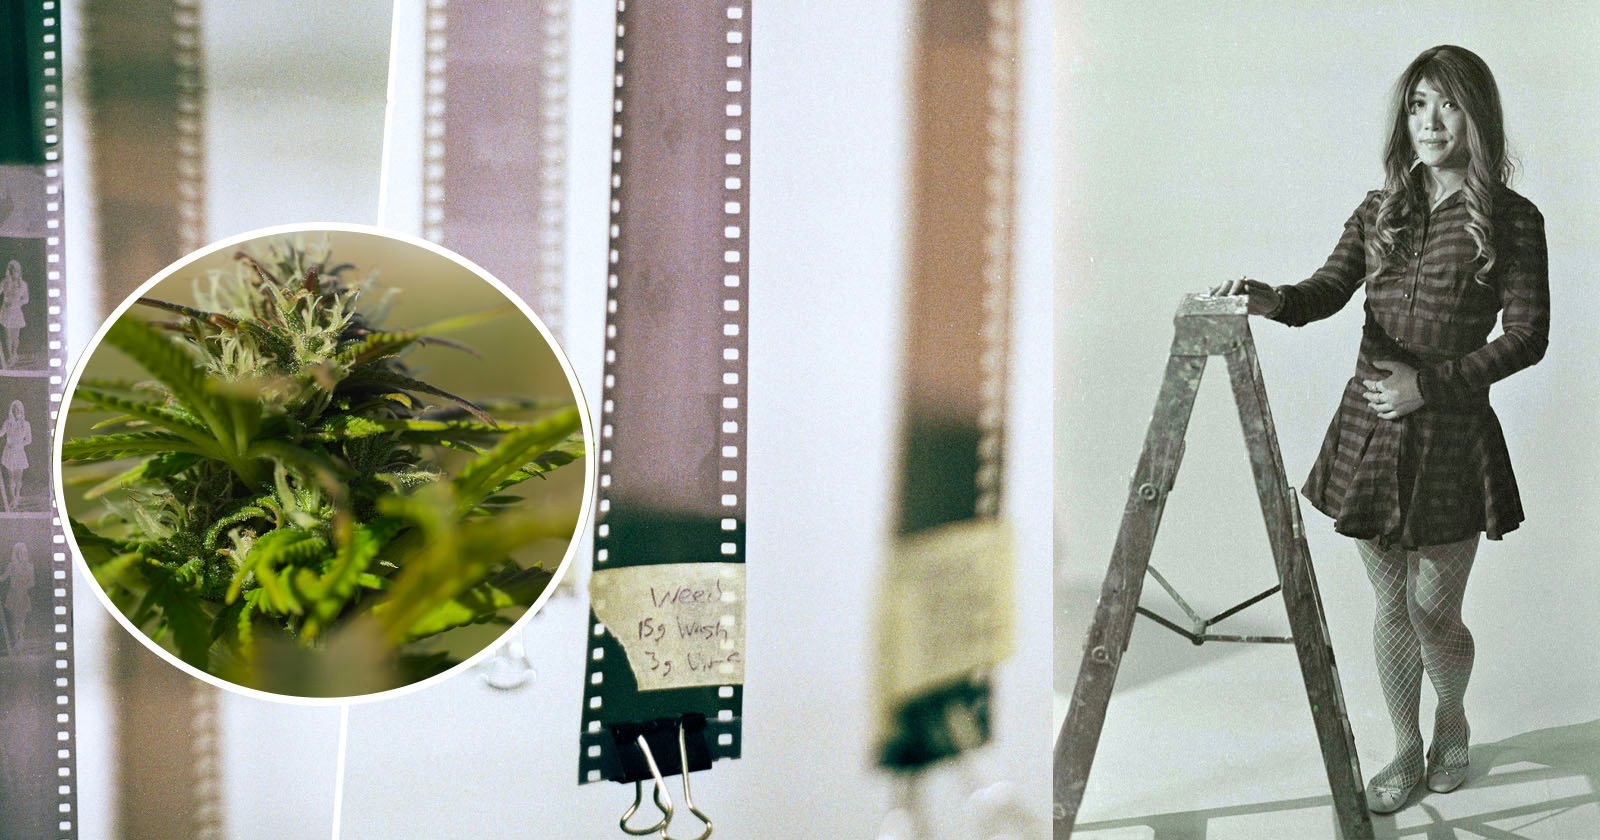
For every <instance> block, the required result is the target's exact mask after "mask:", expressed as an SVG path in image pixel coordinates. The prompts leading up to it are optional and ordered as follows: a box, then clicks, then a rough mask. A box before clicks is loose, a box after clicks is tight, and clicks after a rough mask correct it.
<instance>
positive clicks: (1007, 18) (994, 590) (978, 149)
mask: <svg viewBox="0 0 1600 840" xmlns="http://www.w3.org/2000/svg"><path fill="white" fill-rule="evenodd" d="M1017 6H1018V3H1017V0H922V2H920V3H919V4H918V24H917V26H918V28H917V36H916V40H915V46H914V55H913V61H914V66H913V74H912V75H913V96H914V100H913V134H912V145H913V149H912V156H913V161H912V169H911V177H912V225H911V253H910V261H909V266H910V277H909V282H908V290H907V292H906V297H905V300H906V306H907V322H906V332H905V336H906V338H905V360H906V361H905V368H904V369H905V377H904V380H903V389H904V390H903V395H902V396H903V406H904V415H903V417H902V420H901V432H900V437H901V460H900V475H899V482H900V486H899V494H898V506H897V517H898V518H897V522H896V525H895V532H896V533H895V539H894V547H893V556H892V557H891V560H890V564H889V568H888V570H887V582H886V586H885V588H884V591H883V596H882V606H881V610H880V616H881V618H880V656H879V680H878V685H879V704H880V727H879V728H880V743H879V748H880V756H879V758H880V761H881V762H882V763H883V764H884V765H885V766H888V767H891V768H896V769H915V768H918V767H922V766H924V765H926V764H929V763H931V762H933V761H936V760H938V759H941V758H945V757H948V756H951V755H955V754H957V753H960V752H962V751H964V750H965V749H968V748H970V747H973V746H977V745H979V744H981V743H983V742H986V741H987V740H988V737H989V697H990V685H989V673H990V671H991V670H992V669H993V667H994V666H995V665H996V664H997V663H998V662H999V661H1001V660H1003V659H1004V658H1005V657H1006V656H1008V655H1009V654H1010V649H1011V643H1012V638H1013V626H1012V625H1013V619H1012V595H1011V592H1012V580H1011V557H1010V554H1011V546H1010V539H1009V532H1008V530H1007V528H1006V524H1005V522H1004V520H1003V519H1002V517H1001V511H1000V498H1001V479H1002V475H1003V470H1002V467H1003V464H1002V453H1003V451H1004V448H1005V439H1004V435H1005V426H1004V417H1005V388H1006V379H1007V370H1006V367H1007V357H1008V351H1007V345H1008V329H1009V312H1010V302H1011V283H1012V244H1011V243H1012V233H1011V230H1012V217H1013V214H1014V212H1015V210H1014V205H1015V201H1014V186H1013V179H1014V158H1015V148H1014V146H1015V143H1016V140H1015V137H1016V104H1017V96H1018V93H1017V91H1018V86H1019V83H1018V79H1017V70H1016V66H1017V55H1016V50H1017V46H1016V44H1017V38H1016V26H1017V23H1016V21H1017V14H1018V8H1017ZM952 603H959V604H961V605H962V611H961V612H960V613H959V614H955V613H952V611H951V610H950V608H949V605H950V604H952Z"/></svg>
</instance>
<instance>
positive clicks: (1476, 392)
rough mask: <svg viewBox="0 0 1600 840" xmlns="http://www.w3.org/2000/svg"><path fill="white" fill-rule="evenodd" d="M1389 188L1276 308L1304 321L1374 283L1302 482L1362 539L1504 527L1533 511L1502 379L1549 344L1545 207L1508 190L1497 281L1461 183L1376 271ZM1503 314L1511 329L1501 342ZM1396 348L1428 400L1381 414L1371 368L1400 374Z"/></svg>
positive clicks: (1293, 321)
mask: <svg viewBox="0 0 1600 840" xmlns="http://www.w3.org/2000/svg"><path fill="white" fill-rule="evenodd" d="M1381 197H1382V195H1381V193H1379V192H1376V191H1374V192H1371V193H1368V194H1367V197H1366V200H1364V201H1363V202H1362V203H1361V206H1359V207H1357V208H1356V211H1355V213H1354V214H1352V215H1351V217H1350V220H1349V221H1348V222H1346V223H1345V227H1344V234H1343V235H1342V236H1341V237H1340V238H1339V244H1338V246H1337V247H1336V248H1335V249H1334V252H1333V255H1332V256H1330V257H1329V258H1328V261H1327V263H1326V264H1325V265H1323V267H1322V268H1321V269H1319V270H1318V271H1317V272H1316V273H1315V274H1313V275H1312V276H1311V277H1310V278H1309V279H1307V280H1304V281H1302V282H1300V283H1297V284H1294V285H1290V286H1281V287H1279V292H1280V293H1281V294H1282V295H1283V305H1282V306H1281V307H1280V308H1279V310H1278V312H1276V313H1274V315H1273V316H1272V317H1273V318H1274V319H1275V320H1278V321H1281V322H1283V323H1285V324H1289V325H1291V326H1300V325H1303V324H1306V323H1309V322H1311V321H1315V320H1318V319H1320V318H1326V317H1328V316H1330V315H1332V314H1334V313H1335V312H1337V311H1339V310H1340V309H1342V308H1343V307H1344V305H1345V304H1346V303H1348V302H1349V300H1350V298H1351V297H1352V296H1353V295H1354V294H1355V291H1356V289H1357V288H1360V287H1363V286H1364V287H1365V288H1366V309H1367V322H1366V326H1365V327H1364V329H1363V330H1362V338H1361V347H1360V351H1359V352H1358V354H1357V357H1356V370H1355V374H1354V375H1353V376H1351V378H1350V381H1349V383H1348V384H1347V385H1346V386H1345V390H1344V394H1343V397H1342V398H1341V400H1340V402H1339V409H1338V411H1337V412H1336V413H1335V414H1334V417H1333V421H1332V423H1331V424H1329V426H1328V433H1327V436H1326V437H1325V438H1324V439H1323V442H1322V449H1321V452H1320V453H1319V455H1318V457H1317V461H1316V463H1315V465H1313V467H1312V469H1311V475H1310V477H1309V478H1307V479H1306V483H1305V486H1304V487H1303V488H1302V492H1303V493H1304V494H1305V496H1306V498H1307V499H1308V500H1309V501H1310V502H1311V504H1312V505H1313V506H1315V507H1316V508H1317V509H1318V510H1320V511H1322V512H1323V513H1325V514H1327V515H1328V516H1330V517H1332V518H1333V520H1334V529H1335V530H1336V531H1338V532H1339V533H1341V534H1345V535H1347V536H1351V537H1356V538H1358V539H1376V540H1379V541H1380V542H1382V543H1384V544H1389V545H1399V546H1401V547H1404V548H1416V547H1418V546H1425V545H1440V544H1443V543H1450V542H1456V541H1458V540H1462V539H1466V538H1467V537H1470V536H1472V535H1473V534H1475V533H1480V532H1482V533H1486V534H1487V535H1488V537H1489V538H1490V539H1499V538H1500V537H1501V536H1502V535H1504V534H1506V533H1507V532H1509V531H1512V530H1514V529H1515V528H1516V527H1517V525H1518V524H1519V523H1521V522H1522V520H1523V511H1522V502H1521V498H1520V496H1519V495H1518V493H1517V481H1516V478H1515V476H1514V475H1513V474H1512V471H1511V457H1510V453H1509V452H1508V451H1507V450H1506V442H1505V437H1504V435H1503V434H1502V432H1501V430H1500V422H1499V420H1498V419H1497V418H1496V417H1495V413H1494V409H1492V408H1491V407H1490V406H1489V386H1490V385H1491V384H1493V383H1495V382H1498V381H1499V380H1501V379H1504V378H1505V377H1507V376H1510V375H1511V374H1513V373H1515V372H1517V371H1519V370H1521V369H1523V368H1525V367H1528V366H1530V365H1532V364H1534V363H1536V362H1538V361H1539V360H1540V359H1541V358H1543V356H1544V352H1545V348H1546V346H1547V345H1548V343H1549V330H1550V284H1549V277H1548V268H1547V261H1546V252H1545V238H1544V218H1543V217H1542V216H1541V215H1540V214H1539V210H1538V208H1536V207H1534V205H1533V203H1532V202H1530V201H1528V200H1527V199H1526V198H1523V197H1522V196H1521V195H1518V194H1517V193H1516V192H1514V191H1512V190H1511V189H1509V188H1506V187H1497V188H1496V189H1495V190H1494V193H1493V210H1492V215H1491V218H1492V221H1493V224H1494V233H1493V236H1494V244H1495V249H1496V251H1497V253H1496V257H1495V264H1494V267H1493V268H1492V269H1491V270H1490V272H1489V274H1488V275H1487V277H1486V280H1487V285H1485V284H1484V283H1480V282H1478V280H1477V279H1476V277H1475V274H1476V272H1477V271H1478V269H1479V267H1480V266H1481V265H1482V260H1480V259H1477V258H1476V257H1475V256H1474V255H1475V253H1476V252H1477V246H1476V245H1475V244H1474V243H1473V241H1472V237H1471V235H1470V234H1469V233H1468V232H1467V222H1468V220H1469V219H1468V215H1467V207H1466V203H1465V201H1464V200H1463V199H1464V196H1463V194H1462V193H1461V192H1460V191H1457V192H1456V193H1455V194H1453V195H1451V196H1449V197H1447V198H1446V199H1445V200H1444V201H1442V202H1441V203H1440V204H1439V206H1437V207H1435V208H1434V209H1433V210H1432V211H1431V212H1429V213H1428V214H1427V215H1426V216H1425V217H1424V218H1422V219H1420V220H1417V221H1416V222H1415V223H1414V225H1413V226H1412V229H1411V230H1410V231H1409V236H1408V237H1406V238H1404V239H1402V245H1403V250H1400V251H1397V252H1396V253H1395V255H1394V256H1392V257H1391V258H1390V259H1389V260H1388V264H1386V265H1385V266H1384V268H1383V271H1382V272H1381V273H1379V274H1378V275H1377V276H1368V275H1369V274H1371V273H1372V270H1373V268H1375V267H1376V265H1377V260H1376V254H1377V250H1376V249H1377V243H1378V239H1377V230H1376V226H1375V224H1374V219H1375V217H1376V215H1377V209H1378V203H1379V200H1380V199H1381ZM1497 316H1498V318H1499V319H1500V321H1501V322H1502V327H1503V331H1502V335H1500V336H1498V337H1497V338H1495V339H1494V340H1493V341H1489V340H1488V337H1489V333H1490V331H1491V330H1493V328H1494V325H1495V320H1496V318H1497ZM1387 360H1392V361H1401V362H1404V363H1406V364H1410V365H1412V366H1413V367H1416V368H1417V370H1418V377H1417V382H1418V386H1419V389H1420V390H1421V392H1422V397H1423V400H1424V403H1425V404H1424V405H1423V407H1422V408H1420V409H1418V410H1417V411H1415V412H1413V413H1411V414H1409V415H1406V416H1405V417H1402V418H1400V419H1398V420H1384V419H1382V418H1380V417H1378V415H1377V414H1376V413H1375V412H1374V411H1373V410H1372V408H1371V406H1369V405H1368V404H1367V401H1366V399H1365V398H1364V397H1363V396H1362V394H1363V392H1364V391H1365V390H1366V388H1365V386H1363V385H1362V384H1361V381H1362V380H1363V379H1383V378H1385V377H1387V376H1388V375H1389V374H1388V372H1386V371H1383V370H1379V369H1378V368H1377V367H1374V365H1373V362H1377V361H1387Z"/></svg>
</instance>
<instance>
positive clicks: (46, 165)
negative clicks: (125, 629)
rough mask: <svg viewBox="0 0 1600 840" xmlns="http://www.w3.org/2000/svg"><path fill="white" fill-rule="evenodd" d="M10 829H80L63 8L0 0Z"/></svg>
mask: <svg viewBox="0 0 1600 840" xmlns="http://www.w3.org/2000/svg"><path fill="white" fill-rule="evenodd" d="M0 18H3V26H0V55H3V61H4V63H5V69H4V71H3V74H0V75H3V79H4V81H3V83H0V84H3V85H4V88H3V101H0V109H3V110H0V266H3V267H4V271H5V273H4V279H0V333H3V339H0V410H4V411H5V416H4V418H3V420H0V837H41V838H75V837H77V836H78V778H77V740H76V738H77V736H76V732H77V709H76V706H75V700H74V697H75V685H76V683H75V680H76V675H75V673H74V665H73V653H74V651H73V644H72V567H71V564H70V562H69V559H68V556H67V551H66V547H65V538H64V536H63V534H62V531H61V521H60V520H59V519H58V518H56V517H55V515H54V510H55V502H54V499H53V498H52V493H51V481H50V435H51V431H52V429H53V428H54V426H55V423H54V421H55V416H56V409H57V407H58V406H59V405H60V401H61V390H62V380H63V376H62V372H63V369H64V365H65V357H66V352H65V350H64V349H63V343H62V323H63V317H62V305H63V300H64V298H63V293H62V289H63V288H64V286H65V283H64V279H63V278H64V276H65V272H66V265H65V261H64V258H63V246H62V243H63V239H64V237H65V231H64V229H63V224H62V220H63V218H64V214H63V210H62V204H63V197H62V177H61V173H62V167H63V162H62V154H61V150H62V142H61V138H62V131H63V125H62V120H63V117H62V113H63V109H62V105H61V102H62V88H63V82H62V75H61V25H60V10H59V9H58V7H57V3H56V2H54V0H43V1H42V2H41V0H5V2H4V3H3V4H0Z"/></svg>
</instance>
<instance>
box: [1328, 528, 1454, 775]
mask: <svg viewBox="0 0 1600 840" xmlns="http://www.w3.org/2000/svg"><path fill="white" fill-rule="evenodd" d="M1356 545H1357V546H1358V549H1359V551H1360V553H1361V559H1362V561H1363V562H1365V563H1366V566H1367V577H1368V578H1370V579H1371V580H1372V588H1373V589H1374V590H1375V592H1376V594H1377V598H1378V614H1377V619H1376V621H1375V622H1374V623H1373V627H1372V646H1373V649H1374V650H1375V651H1376V653H1377V655H1378V679H1379V682H1380V683H1382V685H1383V698H1384V701H1385V702H1387V703H1388V706H1389V717H1390V719H1391V720H1392V721H1393V722H1394V743H1395V756H1394V760H1393V761H1390V762H1389V764H1388V765H1387V766H1385V767H1384V768H1383V769H1382V770H1379V771H1378V772H1377V773H1376V774H1374V775H1373V777H1372V783H1373V784H1375V785H1382V786H1385V787H1396V788H1402V789H1409V788H1411V787H1412V786H1414V785H1416V784H1417V782H1418V781H1419V780H1421V778H1422V774H1423V770H1424V765H1423V752H1422V733H1421V732H1420V731H1419V730H1418V723H1417V707H1418V705H1419V703H1420V702H1421V694H1422V674H1423V672H1424V671H1426V672H1427V674H1428V680H1429V681H1430V682H1432V683H1433V690H1434V693H1435V694H1437V695H1438V697H1439V704H1438V707H1437V710H1436V711H1435V713H1434V718H1433V746H1432V747H1431V748H1430V749H1429V751H1428V755H1427V758H1428V760H1429V761H1430V762H1431V763H1432V764H1434V765H1435V766H1439V767H1459V766H1462V765H1465V764H1466V763H1467V742H1468V738H1469V737H1470V736H1469V733H1468V729H1467V713H1466V710H1465V708H1464V707H1463V706H1462V699H1463V696H1464V695H1465V694H1466V692H1467V680H1468V678H1470V677H1471V676H1472V654H1473V645H1472V634H1471V633H1469V632H1468V631H1467V627H1466V625H1465V624H1462V623H1461V600H1462V597H1463V596H1464V595H1465V594H1466V590H1467V575H1468V574H1469V573H1470V572H1471V571H1472V559H1473V556H1474V555H1476V554H1477V551H1478V537H1476V536H1473V537H1470V538H1468V539H1465V540H1462V541H1461V542H1456V543H1448V544H1445V545H1432V546H1423V547H1422V548H1420V549H1417V550H1413V551H1408V550H1406V549H1403V548H1388V549H1384V548H1380V547H1379V546H1378V544H1377V543H1376V542H1374V541H1371V540H1361V541H1358V542H1357V543H1356Z"/></svg>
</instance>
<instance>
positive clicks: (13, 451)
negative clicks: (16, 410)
mask: <svg viewBox="0 0 1600 840" xmlns="http://www.w3.org/2000/svg"><path fill="white" fill-rule="evenodd" d="M0 434H3V435H5V438H6V445H5V449H4V450H3V451H0V467H5V468H6V469H8V470H25V469H27V468H28V449H27V447H28V445H29V444H31V443H33V427H32V426H30V425H28V421H26V420H17V419H15V418H13V419H10V420H7V421H6V422H5V425H4V426H0Z"/></svg>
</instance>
